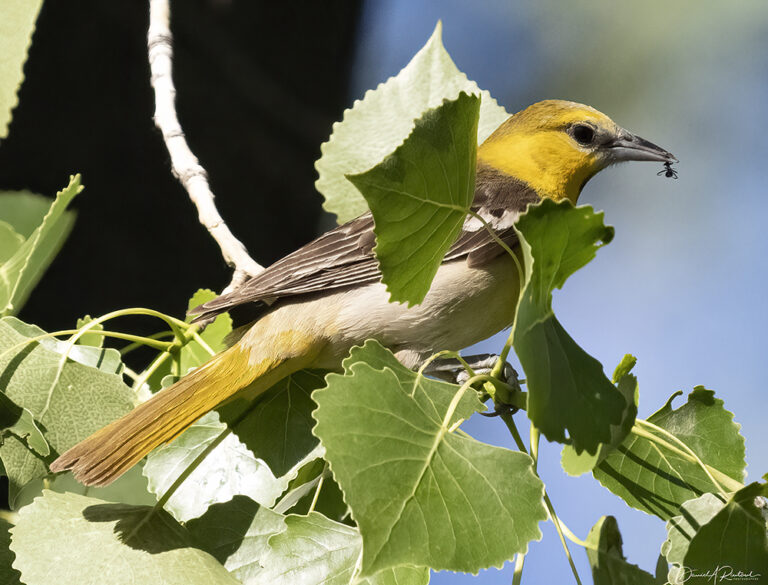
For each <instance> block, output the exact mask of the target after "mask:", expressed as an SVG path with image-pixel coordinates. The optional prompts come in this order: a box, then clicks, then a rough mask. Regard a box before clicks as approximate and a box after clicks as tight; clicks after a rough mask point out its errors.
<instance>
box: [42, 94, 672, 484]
mask: <svg viewBox="0 0 768 585" xmlns="http://www.w3.org/2000/svg"><path fill="white" fill-rule="evenodd" d="M477 158H478V160H477V182H476V189H475V198H474V201H473V209H474V211H476V212H477V213H478V214H479V215H480V216H481V217H483V218H484V219H485V220H486V221H487V222H488V223H489V224H490V225H491V227H492V228H493V230H494V231H495V232H496V234H497V236H498V237H499V238H500V239H501V240H502V241H504V242H505V243H506V244H507V245H508V246H510V247H513V248H514V247H515V246H516V245H517V237H516V235H515V231H514V229H513V224H514V222H515V221H516V219H517V218H518V216H519V215H520V213H521V212H523V211H524V210H525V207H526V206H527V204H528V203H532V202H536V201H538V200H539V199H540V198H542V197H550V198H552V199H554V200H556V201H558V200H562V199H570V200H571V201H572V202H574V203H575V202H576V200H577V199H578V197H579V193H580V192H581V190H582V188H583V187H584V185H585V184H586V182H587V181H588V180H589V179H590V178H591V177H592V176H594V175H595V174H596V173H597V172H599V171H600V170H602V169H604V168H606V167H608V166H610V165H612V164H614V163H618V162H623V161H631V160H635V161H658V162H663V163H672V162H676V160H677V159H675V157H674V156H672V154H670V153H669V152H667V151H666V150H664V149H662V148H659V147H658V146H656V145H655V144H652V143H650V142H648V141H646V140H643V139H642V138H638V137H637V136H635V135H633V134H631V133H630V132H628V131H627V130H624V129H623V128H621V127H619V126H617V125H616V124H615V123H614V122H613V121H612V120H611V119H610V118H608V117H607V116H605V115H604V114H601V113H600V112H598V111H597V110H595V109H593V108H591V107H589V106H585V105H581V104H577V103H573V102H567V101H559V100H548V101H543V102H539V103H536V104H534V105H532V106H530V107H528V108H527V109H525V110H523V111H521V112H519V113H517V114H515V115H513V116H511V117H510V118H509V119H508V120H507V121H506V122H504V123H503V124H502V125H501V126H500V127H499V128H498V129H497V130H496V131H495V132H494V133H493V134H492V135H491V136H490V137H489V138H488V139H487V140H486V141H485V142H484V143H483V144H482V145H481V146H480V147H479V149H478V155H477ZM667 168H669V167H668V166H667ZM374 245H375V240H374V233H373V219H372V217H371V215H370V213H366V214H364V215H362V216H360V217H358V218H356V219H354V220H352V221H350V222H348V223H346V224H344V225H342V226H339V227H337V228H335V229H333V230H331V231H329V232H327V233H325V234H323V235H322V236H320V237H319V238H317V239H316V240H314V241H313V242H311V243H309V244H307V245H306V246H304V247H303V248H301V249H299V250H297V251H296V252H293V253H292V254H289V255H288V256H286V257H285V258H283V259H282V260H279V261H278V262H276V263H275V264H273V265H272V266H270V267H269V268H267V269H266V270H264V271H263V272H262V273H260V274H258V275H257V276H255V277H253V278H251V279H250V280H249V281H248V282H246V283H245V284H244V285H243V286H242V287H241V288H239V289H238V290H236V291H234V292H232V293H229V294H226V295H222V296H220V297H218V298H217V299H214V300H212V301H210V302H208V303H205V304H204V305H202V306H200V307H198V308H197V309H195V311H194V312H195V313H197V314H198V319H205V318H208V317H212V316H214V315H217V314H219V313H222V312H224V311H228V310H230V309H232V308H234V307H238V306H241V305H243V304H245V303H249V304H250V303H256V304H257V306H260V307H262V309H263V313H262V314H261V316H260V317H259V318H258V319H257V320H256V321H255V322H253V323H252V324H251V325H249V326H248V327H247V328H244V329H243V330H242V331H243V333H242V336H241V337H240V338H239V340H238V341H237V342H236V343H234V344H233V345H232V346H231V347H230V348H229V349H226V350H225V351H223V352H221V353H220V354H218V355H216V356H214V357H213V358H212V359H211V360H210V361H209V362H207V363H206V364H205V365H203V366H201V367H200V368H197V369H196V370H194V371H192V372H190V373H189V374H187V375H186V376H185V377H184V378H182V379H181V380H179V381H178V382H176V384H174V385H173V386H171V387H170V388H167V389H165V390H162V391H160V392H158V393H157V394H156V395H155V396H153V397H152V398H151V399H150V400H148V401H147V402H145V403H143V404H141V405H140V406H138V407H137V408H135V409H134V410H133V411H132V412H130V413H129V414H127V415H126V416H124V417H123V418H121V419H119V420H117V421H115V422H113V423H111V424H110V425H108V426H107V427H105V428H103V429H101V430H100V431H98V432H96V433H94V434H93V435H91V436H90V437H88V438H87V439H85V440H84V441H82V442H81V443H79V444H78V445H75V446H74V447H72V448H71V449H70V450H69V451H67V452H66V453H64V454H63V455H61V456H60V457H59V458H58V459H57V460H56V461H55V462H54V463H53V465H51V469H52V470H53V471H64V470H67V469H71V470H72V472H73V473H74V475H75V477H76V478H77V479H79V480H80V481H82V482H83V483H85V484H88V485H104V484H107V483H110V482H111V481H113V480H114V479H115V478H117V477H118V476H120V475H121V474H122V473H124V472H125V471H126V470H128V469H129V468H130V467H131V466H133V465H135V464H136V463H137V462H139V461H140V460H141V459H142V458H143V457H144V456H145V455H147V453H149V452H150V451H151V450H152V449H154V448H155V447H157V446H158V445H160V444H162V443H165V442H167V441H170V440H172V439H173V438H175V437H176V436H178V435H179V434H180V433H181V432H182V431H183V430H184V429H186V428H187V427H188V426H189V425H191V424H192V423H193V422H195V421H196V420H197V419H198V418H200V417H201V416H202V415H204V414H205V413H206V412H208V411H210V410H212V409H214V408H216V407H217V406H219V405H221V404H222V403H224V402H226V401H228V400H230V399H232V398H233V397H234V396H236V395H238V394H239V393H241V392H242V394H243V395H244V396H248V397H253V398H255V397H256V396H258V395H259V394H261V393H262V392H264V391H266V390H267V389H268V388H269V387H270V386H272V385H273V384H274V383H275V382H277V381H278V380H280V379H281V378H283V377H285V376H287V375H289V374H291V373H292V372H295V371H297V370H299V369H302V368H307V367H317V368H329V369H336V368H338V367H339V364H340V363H341V360H342V359H343V358H344V357H345V356H346V355H347V352H348V351H349V349H350V348H351V347H352V346H353V345H357V344H361V343H362V342H364V341H365V340H366V339H369V338H373V339H376V340H378V341H379V342H380V343H382V344H383V345H385V346H387V347H389V348H390V349H391V350H392V351H393V352H395V353H396V355H397V357H398V359H400V361H402V362H403V363H404V364H405V365H407V366H408V367H415V366H417V365H418V364H419V363H421V362H422V361H423V360H424V359H425V358H426V357H427V356H429V355H431V354H433V353H435V352H436V351H439V350H443V349H451V350H458V349H461V348H463V347H466V346H468V345H471V344H473V343H476V342H478V341H481V340H483V339H485V338H487V337H490V336H491V335H493V334H494V333H496V332H498V331H500V330H502V329H504V328H506V327H509V326H510V325H511V324H512V320H513V319H514V314H515V304H516V302H517V296H518V292H517V291H518V281H517V280H518V272H517V269H516V266H515V263H514V259H512V258H511V257H510V256H509V255H508V254H507V253H505V251H504V250H503V248H502V247H501V246H499V244H498V243H497V242H496V241H495V240H494V239H493V238H492V237H491V236H490V234H489V233H488V231H487V230H486V229H485V228H484V226H483V225H482V222H479V221H478V220H477V219H476V218H473V217H468V218H467V220H466V221H465V223H464V226H463V230H462V232H461V234H460V236H459V237H458V239H457V240H456V242H455V243H454V244H453V246H452V247H451V248H450V249H449V251H448V253H447V254H446V256H445V258H444V260H443V262H442V265H441V266H440V268H439V270H438V272H437V275H436V276H435V279H434V281H433V283H432V287H431V289H430V291H429V293H428V294H427V296H426V298H425V299H424V302H422V303H421V304H420V305H418V306H414V307H411V308H407V306H406V305H403V304H398V303H390V302H388V297H389V295H388V293H387V292H386V290H385V287H384V285H383V284H382V283H381V274H380V273H379V270H378V266H377V262H376V258H375V256H374V254H373V247H374ZM246 387H247V388H246Z"/></svg>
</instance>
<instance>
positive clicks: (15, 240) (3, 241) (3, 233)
mask: <svg viewBox="0 0 768 585" xmlns="http://www.w3.org/2000/svg"><path fill="white" fill-rule="evenodd" d="M23 243H24V236H22V235H21V234H20V233H18V232H17V231H16V230H14V229H13V226H12V225H11V224H9V223H8V222H5V221H0V265H1V264H3V263H4V262H6V261H7V260H8V259H9V258H11V257H12V256H13V255H14V254H15V253H16V250H18V249H19V248H20V247H21V245H22V244H23Z"/></svg>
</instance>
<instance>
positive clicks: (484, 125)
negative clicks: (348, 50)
mask: <svg viewBox="0 0 768 585" xmlns="http://www.w3.org/2000/svg"><path fill="white" fill-rule="evenodd" d="M441 34H442V26H441V25H440V23H438V24H437V26H436V27H435V31H434V33H432V36H431V37H430V39H429V41H427V44H426V45H425V46H424V47H423V48H422V49H421V50H420V51H419V52H418V53H416V55H415V56H414V57H413V59H412V60H411V62H410V63H409V64H408V65H407V66H406V67H405V68H404V69H403V70H402V71H400V73H398V75H397V76H396V77H391V78H390V79H389V80H387V82H386V83H383V84H381V85H379V87H378V88H376V89H375V90H371V91H368V92H366V94H365V97H364V98H363V99H362V100H357V101H356V102H355V104H354V106H353V107H352V108H351V109H348V110H346V111H345V112H344V119H343V121H342V122H337V123H336V124H334V125H333V134H331V137H330V138H329V139H328V142H326V143H324V144H323V145H322V146H321V147H320V150H321V151H322V156H321V157H320V160H318V161H317V163H316V164H315V168H316V169H317V173H318V175H319V178H318V180H317V182H316V183H315V186H316V187H317V190H318V191H319V192H320V193H322V194H323V196H324V197H325V203H324V204H323V207H324V208H325V210H326V211H329V212H331V213H335V214H336V215H337V216H338V218H337V219H338V222H339V223H344V222H346V221H349V220H350V219H352V218H354V217H357V216H358V215H361V214H363V213H364V212H365V211H366V210H367V206H366V203H365V200H364V199H363V198H362V197H361V195H360V192H359V191H358V190H357V189H355V187H354V186H353V185H352V184H351V183H350V182H349V181H348V180H347V179H346V176H347V175H350V174H357V173H362V172H365V171H367V170H368V169H370V168H371V167H373V166H375V165H377V164H379V163H380V162H381V161H382V160H383V159H384V158H385V157H386V156H387V155H389V154H390V153H391V152H392V151H393V150H394V149H395V148H396V147H397V146H398V145H400V144H401V143H402V142H403V140H404V139H405V138H406V136H408V135H409V134H410V133H411V130H412V129H413V126H414V120H415V119H416V118H419V117H421V115H422V114H423V113H424V112H426V111H427V110H429V109H431V108H434V107H435V106H437V105H439V104H441V103H442V102H443V100H446V99H447V100H452V99H455V98H456V97H457V96H458V95H459V93H460V92H462V91H463V92H466V93H471V94H478V93H479V94H481V95H482V103H481V105H480V121H479V124H478V141H479V142H482V141H483V140H485V139H486V138H487V137H488V136H490V135H491V133H492V132H493V131H494V130H495V129H496V128H497V127H498V126H499V124H501V123H502V122H503V121H504V120H506V119H507V118H508V117H509V114H507V112H506V111H505V110H504V108H502V107H501V106H499V105H498V104H497V103H496V100H494V99H493V98H492V97H491V95H490V94H489V93H488V92H487V91H480V88H479V87H478V86H477V84H476V83H475V82H473V81H470V80H468V79H467V77H466V75H464V74H463V73H462V72H461V71H459V70H458V69H457V68H456V65H455V64H454V63H453V61H452V60H451V58H450V56H449V55H448V53H447V52H446V50H445V47H444V46H443V42H442V38H441ZM361 145H364V147H363V146H361Z"/></svg>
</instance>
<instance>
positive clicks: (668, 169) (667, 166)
mask: <svg viewBox="0 0 768 585" xmlns="http://www.w3.org/2000/svg"><path fill="white" fill-rule="evenodd" d="M656 174H657V175H664V176H665V177H667V178H668V179H669V178H671V179H677V171H676V170H675V169H673V168H672V163H671V162H669V161H667V162H665V163H664V168H663V169H661V170H660V171H659V172H658V173H656Z"/></svg>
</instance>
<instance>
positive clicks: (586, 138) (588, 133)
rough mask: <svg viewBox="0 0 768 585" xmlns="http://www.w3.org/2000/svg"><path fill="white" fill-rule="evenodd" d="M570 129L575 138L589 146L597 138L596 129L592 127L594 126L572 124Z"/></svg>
mask: <svg viewBox="0 0 768 585" xmlns="http://www.w3.org/2000/svg"><path fill="white" fill-rule="evenodd" d="M570 130H571V132H570V134H571V136H573V139H574V140H575V141H576V142H578V143H579V144H581V145H584V146H587V145H589V144H592V141H593V140H594V139H595V129H594V128H592V126H587V125H586V124H576V125H574V126H571V128H570Z"/></svg>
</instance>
